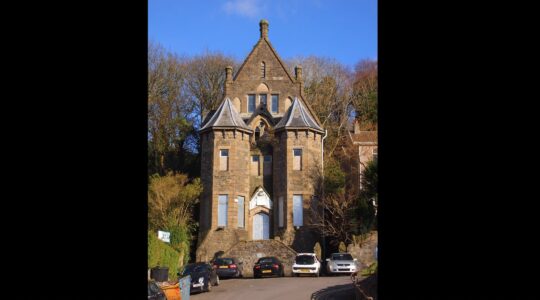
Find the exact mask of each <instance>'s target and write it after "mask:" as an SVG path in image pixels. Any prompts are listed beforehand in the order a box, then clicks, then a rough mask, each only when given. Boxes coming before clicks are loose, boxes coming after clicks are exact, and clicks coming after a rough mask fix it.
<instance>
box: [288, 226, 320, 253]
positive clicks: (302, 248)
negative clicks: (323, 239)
mask: <svg viewBox="0 0 540 300" xmlns="http://www.w3.org/2000/svg"><path fill="white" fill-rule="evenodd" d="M317 242H319V243H320V241H319V235H318V234H317V233H315V232H314V231H313V230H310V229H309V228H307V227H300V228H299V229H297V230H296V234H295V235H294V240H293V243H292V245H291V248H293V249H294V251H296V252H298V253H301V252H310V253H311V252H313V247H315V243H317Z"/></svg>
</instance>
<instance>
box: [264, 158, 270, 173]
mask: <svg viewBox="0 0 540 300" xmlns="http://www.w3.org/2000/svg"><path fill="white" fill-rule="evenodd" d="M263 174H264V175H272V155H265V156H264V163H263Z"/></svg>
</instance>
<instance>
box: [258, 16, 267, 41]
mask: <svg viewBox="0 0 540 300" xmlns="http://www.w3.org/2000/svg"><path fill="white" fill-rule="evenodd" d="M259 27H260V28H259V29H260V31H261V38H265V39H267V38H268V21H266V20H265V19H262V20H261V21H260V22H259Z"/></svg>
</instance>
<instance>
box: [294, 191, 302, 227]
mask: <svg viewBox="0 0 540 300" xmlns="http://www.w3.org/2000/svg"><path fill="white" fill-rule="evenodd" d="M293 225H294V226H302V225H304V209H303V207H302V195H293Z"/></svg>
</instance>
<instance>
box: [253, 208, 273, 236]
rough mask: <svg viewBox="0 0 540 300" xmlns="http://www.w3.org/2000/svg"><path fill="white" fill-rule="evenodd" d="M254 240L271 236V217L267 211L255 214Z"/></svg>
mask: <svg viewBox="0 0 540 300" xmlns="http://www.w3.org/2000/svg"><path fill="white" fill-rule="evenodd" d="M252 238H253V240H267V239H269V238H270V217H269V216H268V215H267V214H265V213H258V214H256V215H255V216H253V236H252Z"/></svg>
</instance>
